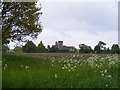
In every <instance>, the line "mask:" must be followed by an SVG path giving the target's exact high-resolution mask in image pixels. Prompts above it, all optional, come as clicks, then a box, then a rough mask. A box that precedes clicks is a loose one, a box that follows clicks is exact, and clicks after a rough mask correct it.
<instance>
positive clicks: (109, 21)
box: [11, 2, 118, 48]
mask: <svg viewBox="0 0 120 90" xmlns="http://www.w3.org/2000/svg"><path fill="white" fill-rule="evenodd" d="M41 6H42V12H43V15H42V16H41V19H40V20H41V23H42V25H43V31H42V32H41V33H40V35H39V36H38V38H37V39H36V40H33V42H34V43H35V44H36V45H37V44H38V43H39V42H40V41H43V43H44V45H45V46H47V45H54V44H55V41H59V40H61V41H64V45H67V46H75V47H76V48H78V45H79V44H83V43H84V44H86V45H89V46H92V48H94V46H95V45H97V43H98V41H103V42H105V43H106V44H107V47H111V46H112V44H114V43H118V3H117V2H42V3H41ZM11 45H12V44H11Z"/></svg>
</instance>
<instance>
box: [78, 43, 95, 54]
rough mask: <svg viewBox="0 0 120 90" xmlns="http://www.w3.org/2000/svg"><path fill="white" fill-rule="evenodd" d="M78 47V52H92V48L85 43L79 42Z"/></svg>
mask: <svg viewBox="0 0 120 90" xmlns="http://www.w3.org/2000/svg"><path fill="white" fill-rule="evenodd" d="M79 48H80V52H82V53H91V52H93V50H92V48H91V47H90V46H87V45H85V44H80V45H79Z"/></svg>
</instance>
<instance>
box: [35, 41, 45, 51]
mask: <svg viewBox="0 0 120 90" xmlns="http://www.w3.org/2000/svg"><path fill="white" fill-rule="evenodd" d="M46 51H47V49H46V48H45V46H44V45H43V43H42V41H41V42H40V43H39V44H38V46H37V52H46Z"/></svg>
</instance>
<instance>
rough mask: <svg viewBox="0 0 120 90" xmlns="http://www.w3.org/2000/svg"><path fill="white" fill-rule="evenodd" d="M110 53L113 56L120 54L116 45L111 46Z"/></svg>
mask: <svg viewBox="0 0 120 90" xmlns="http://www.w3.org/2000/svg"><path fill="white" fill-rule="evenodd" d="M111 53H113V54H115V53H116V54H118V53H120V52H119V45H118V44H113V45H112V48H111Z"/></svg>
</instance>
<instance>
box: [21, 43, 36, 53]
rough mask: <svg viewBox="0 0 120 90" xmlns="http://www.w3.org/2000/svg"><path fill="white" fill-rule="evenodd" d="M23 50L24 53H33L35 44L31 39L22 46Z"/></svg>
mask: <svg viewBox="0 0 120 90" xmlns="http://www.w3.org/2000/svg"><path fill="white" fill-rule="evenodd" d="M23 52H25V53H35V52H36V45H35V44H34V43H33V42H32V41H28V42H27V43H26V44H25V46H23Z"/></svg>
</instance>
